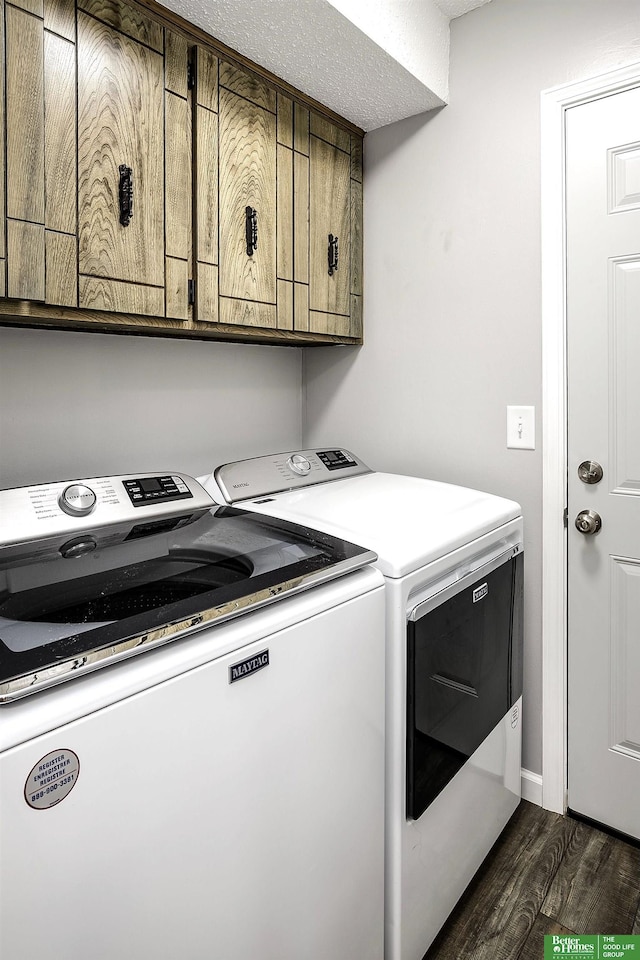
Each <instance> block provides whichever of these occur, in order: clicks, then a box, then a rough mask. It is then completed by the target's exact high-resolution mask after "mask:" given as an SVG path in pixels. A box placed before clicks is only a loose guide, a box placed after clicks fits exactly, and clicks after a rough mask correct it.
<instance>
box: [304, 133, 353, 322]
mask: <svg viewBox="0 0 640 960" xmlns="http://www.w3.org/2000/svg"><path fill="white" fill-rule="evenodd" d="M334 129H337V128H335V127H334ZM350 168H351V158H350V154H349V153H346V152H345V151H344V150H342V149H340V147H338V146H334V145H333V144H331V143H327V142H326V140H321V139H320V138H319V137H316V136H313V135H312V136H311V137H310V139H309V175H310V180H309V188H310V189H309V218H310V244H311V246H310V264H309V267H310V276H309V310H310V311H311V312H312V313H313V312H314V311H319V312H321V313H337V314H341V315H343V316H349V313H350V302H349V301H350V295H351V190H350V175H349V174H350ZM330 238H331V239H330ZM330 244H332V246H333V250H332V251H330V249H329V246H330ZM331 259H332V262H333V263H334V264H335V263H336V261H337V265H335V266H333V267H332V266H330V260H331ZM313 319H314V318H313V317H312V318H311V323H312V324H313Z"/></svg>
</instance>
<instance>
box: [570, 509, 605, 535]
mask: <svg viewBox="0 0 640 960" xmlns="http://www.w3.org/2000/svg"><path fill="white" fill-rule="evenodd" d="M601 526H602V518H601V517H600V514H599V513H596V512H595V510H581V511H580V513H579V514H578V516H577V517H576V530H579V531H580V533H584V534H585V535H586V536H590V535H591V534H592V533H597V532H598V530H599V529H600V527H601Z"/></svg>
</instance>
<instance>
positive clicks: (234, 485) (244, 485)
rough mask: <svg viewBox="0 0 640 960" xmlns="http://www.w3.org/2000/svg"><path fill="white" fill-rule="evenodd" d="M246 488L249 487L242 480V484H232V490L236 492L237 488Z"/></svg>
mask: <svg viewBox="0 0 640 960" xmlns="http://www.w3.org/2000/svg"><path fill="white" fill-rule="evenodd" d="M248 486H249V484H248V483H247V482H246V480H243V481H242V483H234V484H233V489H234V490H237V489H238V487H248Z"/></svg>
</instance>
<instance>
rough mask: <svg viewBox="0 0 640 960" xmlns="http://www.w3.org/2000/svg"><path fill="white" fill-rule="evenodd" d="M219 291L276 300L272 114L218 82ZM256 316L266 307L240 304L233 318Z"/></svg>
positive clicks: (251, 298) (248, 298)
mask: <svg viewBox="0 0 640 960" xmlns="http://www.w3.org/2000/svg"><path fill="white" fill-rule="evenodd" d="M221 75H222V71H221ZM247 207H249V208H251V209H252V210H254V211H255V216H256V229H257V246H256V248H255V249H251V250H250V252H248V247H247ZM220 296H221V297H230V298H233V299H236V300H244V301H251V302H253V303H257V302H259V303H269V304H275V303H276V116H275V114H274V113H271V112H270V111H269V110H266V109H264V108H263V107H259V106H258V105H257V104H255V103H253V102H251V101H249V100H245V99H244V97H241V96H239V95H238V94H236V93H233V92H232V91H231V90H228V89H226V88H225V87H221V88H220ZM225 312H226V313H227V314H228V313H229V308H228V306H227V307H226V308H225ZM274 313H275V311H274ZM255 316H260V317H262V316H269V317H270V316H271V311H248V310H247V309H246V308H245V307H244V306H242V305H239V307H238V312H237V317H238V321H237V322H238V323H247V322H249V323H251V322H252V320H253V318H254V317H255ZM249 318H250V319H249ZM274 325H275V324H274Z"/></svg>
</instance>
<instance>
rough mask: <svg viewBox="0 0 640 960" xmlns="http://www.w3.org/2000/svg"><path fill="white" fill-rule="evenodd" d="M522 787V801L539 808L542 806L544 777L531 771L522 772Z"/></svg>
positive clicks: (523, 770) (522, 770)
mask: <svg viewBox="0 0 640 960" xmlns="http://www.w3.org/2000/svg"><path fill="white" fill-rule="evenodd" d="M520 785H521V788H522V799H523V800H529V802H530V803H535V804H536V805H537V806H538V807H541V806H542V777H541V776H540V774H539V773H532V771H531V770H525V769H524V767H523V768H522V769H521V771H520Z"/></svg>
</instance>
